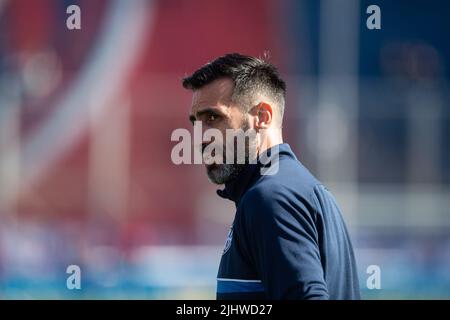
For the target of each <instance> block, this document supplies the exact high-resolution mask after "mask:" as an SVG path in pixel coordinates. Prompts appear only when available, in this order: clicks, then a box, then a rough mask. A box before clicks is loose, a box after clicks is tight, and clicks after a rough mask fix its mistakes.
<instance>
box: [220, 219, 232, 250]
mask: <svg viewBox="0 0 450 320" xmlns="http://www.w3.org/2000/svg"><path fill="white" fill-rule="evenodd" d="M232 240H233V226H231V228H230V231H229V232H228V236H227V240H226V241H225V248H223V252H222V255H224V254H225V253H227V251H228V249H230V247H231V241H232Z"/></svg>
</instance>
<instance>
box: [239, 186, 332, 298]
mask: <svg viewBox="0 0 450 320" xmlns="http://www.w3.org/2000/svg"><path fill="white" fill-rule="evenodd" d="M285 195H286V192H282V190H251V191H249V193H248V194H246V196H245V199H243V211H244V212H243V214H244V224H245V225H244V230H245V235H246V244H247V246H246V247H247V252H249V254H250V258H251V259H252V261H253V263H254V264H255V266H256V269H257V272H258V275H259V277H260V278H261V281H262V283H263V285H264V288H265V291H266V294H267V296H268V298H269V299H328V298H329V295H328V291H327V286H326V283H325V279H324V273H323V268H322V263H321V257H320V251H319V245H318V242H319V240H318V239H319V235H318V230H317V227H316V224H315V219H314V216H313V212H311V211H312V210H313V209H312V208H311V207H310V206H309V205H308V202H307V201H306V200H302V199H299V198H292V199H290V198H287V197H286V196H285Z"/></svg>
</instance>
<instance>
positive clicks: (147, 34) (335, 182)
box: [0, 0, 450, 299]
mask: <svg viewBox="0 0 450 320" xmlns="http://www.w3.org/2000/svg"><path fill="white" fill-rule="evenodd" d="M72 4H76V5H78V6H79V7H80V9H81V30H68V29H67V28H66V19H67V17H68V16H69V15H68V14H66V8H67V7H68V6H69V5H72ZM372 4H376V5H378V6H379V7H380V9H381V29H380V30H369V29H368V28H367V27H366V20H367V18H368V17H369V15H368V14H367V13H366V9H367V7H368V6H369V5H372ZM449 13H450V2H448V1H444V0H442V1H438V0H433V1H424V0H422V1H419V0H395V1H393V0H379V1H366V0H362V1H357V0H321V1H315V0H283V1H276V0H245V1H243V0H215V1H208V0H192V1H187V0H159V1H156V0H155V1H142V0H135V1H126V0H110V1H107V0H97V1H89V0H79V1H76V0H71V1H69V0H64V1H63V0H39V1H26V0H14V1H12V0H1V1H0V298H4V299H10V298H16V299H40V298H44V299H45V298H50V299H53V298H63V299H84V298H94V299H101V298H106V299H116V298H138V299H169V298H170V299H179V298H188V299H197V298H205V299H213V298H214V297H215V278H216V272H217V267H218V263H219V259H220V253H221V251H222V248H223V244H224V241H225V238H226V235H227V232H228V227H229V225H230V224H231V222H232V218H233V214H234V208H233V206H234V205H233V204H232V203H231V202H230V203H227V202H226V201H225V200H223V199H220V198H218V197H217V196H216V194H215V189H216V187H215V186H213V185H211V184H209V183H208V181H207V179H206V176H205V173H204V168H202V167H201V166H199V165H191V166H188V165H181V166H176V165H174V164H173V163H172V162H171V159H170V152H171V149H172V147H173V146H174V144H175V143H173V142H171V141H170V135H171V132H172V131H173V130H174V129H176V128H189V126H190V125H189V123H188V120H187V115H188V112H189V107H190V93H189V92H187V91H185V90H184V89H182V88H181V86H180V79H181V77H183V76H184V75H186V74H189V73H191V72H192V71H193V70H195V69H196V68H197V67H199V66H200V65H203V64H204V63H206V62H207V61H209V60H212V59H214V58H215V57H217V56H219V55H223V54H224V53H228V52H240V53H244V54H250V55H255V56H261V55H262V54H263V53H264V52H265V51H269V52H270V54H271V61H272V62H273V63H274V64H275V65H277V66H278V67H279V69H280V71H281V73H282V76H283V77H284V78H285V79H286V81H287V84H288V97H287V110H286V117H285V126H284V127H285V138H286V139H285V140H286V141H287V142H288V143H290V144H291V147H292V148H293V149H294V151H295V152H296V154H297V155H298V157H299V158H300V160H301V161H302V162H303V163H304V164H305V165H306V166H307V167H309V168H310V169H311V171H312V172H313V173H314V174H315V175H317V176H318V177H319V178H320V179H321V180H322V181H324V182H325V183H326V184H327V185H328V186H329V187H330V189H331V190H332V191H333V193H334V194H335V196H336V198H337V199H338V202H339V203H340V205H341V207H342V209H343V211H344V215H345V219H346V221H347V223H348V227H349V230H350V233H351V236H352V238H353V242H354V246H355V250H356V256H357V261H358V267H359V273H360V285H361V289H362V293H363V297H364V298H366V299H409V298H416V299H430V298H445V299H448V298H450V232H449V231H450V165H449V162H450V142H449V138H450V105H449V101H450V99H449V98H450V96H449V95H450V91H449V80H450V69H449V68H450V66H449V64H450V41H449V38H448V30H450V19H449V18H450V17H449ZM69 265H78V266H80V268H81V276H82V277H81V286H82V288H81V290H68V289H67V287H66V279H67V277H68V276H69V275H68V274H67V273H66V268H67V266H69ZM371 265H376V266H379V268H380V271H381V288H380V289H369V288H368V287H367V283H366V282H367V279H368V278H369V276H370V274H368V273H367V269H368V267H369V266H371Z"/></svg>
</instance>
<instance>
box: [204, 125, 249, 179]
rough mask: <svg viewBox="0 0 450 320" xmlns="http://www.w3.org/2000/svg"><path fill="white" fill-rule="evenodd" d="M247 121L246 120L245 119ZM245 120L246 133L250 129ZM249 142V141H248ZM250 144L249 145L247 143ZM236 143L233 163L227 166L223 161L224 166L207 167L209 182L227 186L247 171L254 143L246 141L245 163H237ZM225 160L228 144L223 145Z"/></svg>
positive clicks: (213, 165)
mask: <svg viewBox="0 0 450 320" xmlns="http://www.w3.org/2000/svg"><path fill="white" fill-rule="evenodd" d="M245 120H246V119H245ZM245 120H244V122H243V124H242V126H241V129H242V130H243V131H244V132H246V131H247V130H248V129H249V126H248V124H247V122H246V121H245ZM246 140H247V139H246ZM247 142H248V143H247ZM233 143H234V155H233V158H234V159H233V163H232V164H227V163H225V161H223V162H224V163H223V164H211V165H206V174H207V176H208V179H209V181H211V182H212V183H215V184H225V183H227V182H230V181H233V180H235V179H236V178H237V177H238V176H239V174H240V173H241V172H242V171H243V170H244V169H245V167H246V166H247V164H248V163H250V151H249V149H250V147H249V144H252V143H254V141H246V143H245V161H244V163H237V142H236V141H233ZM223 159H224V160H225V159H226V144H225V145H223Z"/></svg>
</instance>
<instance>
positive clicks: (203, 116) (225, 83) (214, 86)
mask: <svg viewBox="0 0 450 320" xmlns="http://www.w3.org/2000/svg"><path fill="white" fill-rule="evenodd" d="M233 88H234V83H233V81H232V80H231V79H227V78H223V79H217V80H215V81H213V82H211V83H210V84H208V85H206V86H204V87H202V88H200V89H198V90H195V91H194V94H193V97H192V110H191V115H190V117H189V118H190V120H191V122H194V121H201V123H202V130H203V131H205V130H208V129H217V130H219V131H220V132H221V134H222V137H223V139H224V140H223V141H203V142H202V146H201V148H202V152H203V151H204V149H205V148H206V146H208V145H209V144H210V143H222V144H223V152H224V161H223V163H222V164H217V163H213V164H209V165H206V172H207V175H208V178H209V180H210V181H211V182H213V183H216V184H223V183H226V182H228V181H231V180H233V179H234V178H235V177H236V176H237V175H238V174H239V173H240V172H241V171H242V169H243V165H239V164H235V163H234V164H233V163H232V164H229V163H228V164H227V163H225V153H226V144H227V141H225V138H226V130H227V129H242V130H244V131H245V130H247V129H249V128H251V123H250V120H249V117H248V116H247V114H246V113H244V112H243V109H242V108H241V107H240V106H238V105H236V104H235V103H233V102H232V99H231V97H232V94H233ZM202 136H203V132H202ZM228 143H229V142H228ZM234 150H235V152H236V148H235V149H234Z"/></svg>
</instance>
